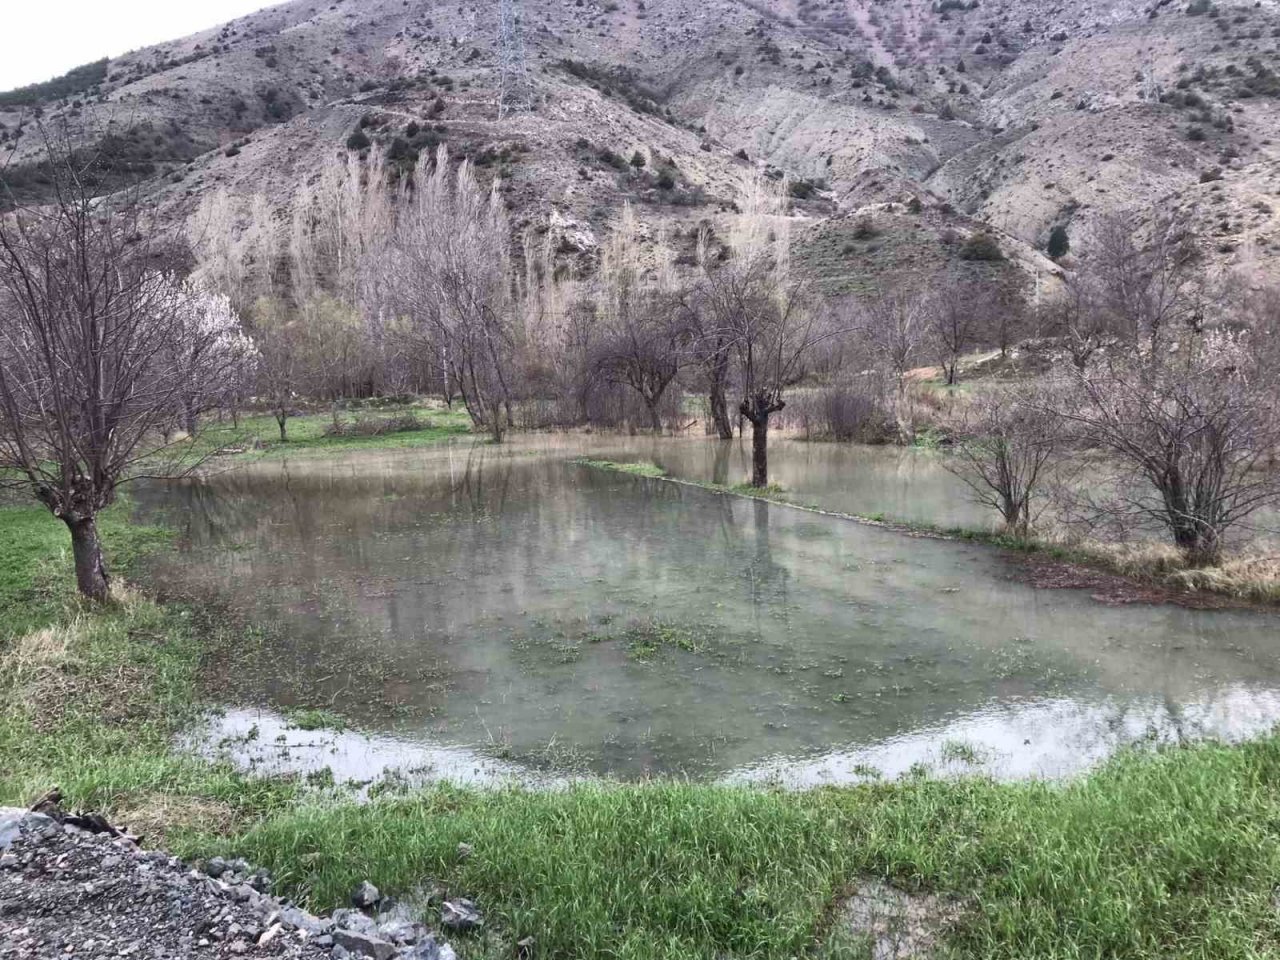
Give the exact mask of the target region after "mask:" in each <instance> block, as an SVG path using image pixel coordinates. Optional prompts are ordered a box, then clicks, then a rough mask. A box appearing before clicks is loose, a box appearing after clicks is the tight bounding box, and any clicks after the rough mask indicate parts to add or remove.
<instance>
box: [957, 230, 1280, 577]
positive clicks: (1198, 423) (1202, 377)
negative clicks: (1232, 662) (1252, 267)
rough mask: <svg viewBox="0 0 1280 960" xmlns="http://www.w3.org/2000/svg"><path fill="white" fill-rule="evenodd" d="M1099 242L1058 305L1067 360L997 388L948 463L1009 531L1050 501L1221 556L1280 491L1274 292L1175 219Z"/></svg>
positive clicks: (1064, 511) (1097, 521)
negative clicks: (1226, 271)
mask: <svg viewBox="0 0 1280 960" xmlns="http://www.w3.org/2000/svg"><path fill="white" fill-rule="evenodd" d="M1100 241H1101V242H1100V244H1099V247H1098V253H1097V254H1095V257H1094V258H1093V259H1092V260H1091V261H1090V262H1089V263H1087V264H1085V265H1084V266H1083V268H1082V269H1081V270H1080V271H1079V272H1078V273H1077V274H1076V275H1075V276H1073V277H1072V278H1071V279H1070V280H1069V282H1068V284H1067V289H1066V291H1065V294H1064V296H1063V297H1062V298H1061V299H1060V300H1058V301H1056V302H1055V303H1054V304H1053V305H1052V306H1051V308H1050V311H1049V315H1050V319H1051V323H1052V325H1051V327H1050V329H1051V330H1053V331H1054V332H1055V333H1056V334H1057V337H1056V338H1055V339H1054V340H1053V341H1052V343H1053V345H1054V346H1057V347H1059V348H1060V349H1061V351H1062V352H1063V354H1064V356H1063V357H1062V360H1061V362H1060V363H1058V364H1056V365H1055V366H1053V367H1051V368H1050V370H1049V371H1048V372H1047V373H1046V374H1045V375H1043V376H1041V377H1039V378H1037V379H1036V380H1034V381H1030V382H1021V383H1017V384H1013V385H1005V386H1002V387H999V388H997V389H994V390H991V391H988V392H987V393H986V394H985V395H984V397H983V399H982V403H981V405H979V406H976V407H974V408H971V409H970V411H969V413H968V415H967V417H966V418H965V420H966V422H964V423H963V424H962V425H961V428H960V431H959V432H960V433H961V434H962V435H963V436H964V437H965V438H966V439H965V442H962V443H960V444H959V445H958V446H957V448H956V450H957V455H956V457H955V459H954V460H952V461H951V463H952V466H953V468H954V469H955V471H956V472H957V473H958V474H959V475H960V476H961V478H962V479H964V480H965V481H966V482H967V483H968V484H969V485H970V487H971V489H972V490H973V491H974V492H975V495H976V496H977V498H978V499H979V500H980V501H981V502H983V503H986V504H988V505H990V506H992V507H994V508H996V509H997V510H998V511H999V512H1000V514H1001V516H1002V517H1003V519H1004V522H1005V525H1006V528H1007V529H1008V530H1009V531H1010V532H1012V533H1014V534H1016V535H1019V536H1026V535H1027V533H1028V531H1029V529H1030V527H1031V526H1032V524H1033V523H1034V522H1035V521H1036V519H1037V517H1038V516H1039V514H1040V511H1041V510H1042V509H1043V508H1045V507H1046V506H1047V505H1048V504H1049V502H1050V501H1051V500H1052V502H1053V504H1054V506H1055V507H1056V508H1057V512H1058V513H1059V515H1060V519H1062V520H1064V521H1065V522H1067V523H1068V524H1071V525H1079V526H1081V527H1083V528H1085V529H1087V530H1088V531H1089V532H1090V533H1092V534H1093V535H1095V536H1099V537H1101V538H1102V539H1104V540H1106V541H1113V542H1114V541H1120V540H1128V539H1131V538H1133V537H1134V536H1135V535H1141V534H1144V533H1150V532H1151V531H1153V530H1158V529H1163V530H1164V531H1165V532H1166V533H1167V535H1168V536H1169V538H1170V540H1171V542H1172V543H1173V545H1174V546H1175V547H1176V548H1177V549H1178V550H1179V552H1180V553H1181V554H1182V556H1183V558H1184V560H1185V561H1186V562H1187V563H1188V564H1189V565H1191V566H1195V567H1202V566H1209V565H1214V564H1217V563H1219V562H1220V561H1221V559H1222V557H1223V552H1224V549H1225V548H1226V546H1227V542H1228V538H1229V536H1230V535H1231V534H1232V533H1233V532H1235V531H1236V530H1238V529H1239V528H1241V527H1242V526H1246V525H1247V524H1248V521H1249V520H1250V518H1251V517H1253V516H1254V515H1255V514H1256V513H1257V512H1258V511H1259V510H1260V509H1261V508H1263V507H1266V506H1268V505H1271V504H1274V503H1276V502H1277V501H1280V469H1277V458H1278V457H1280V384H1277V382H1276V380H1275V377H1274V371H1275V364H1276V360H1277V359H1278V358H1277V349H1278V348H1277V346H1276V334H1277V333H1280V298H1278V297H1277V296H1276V293H1275V292H1274V291H1263V292H1261V293H1253V294H1241V293H1240V292H1239V291H1236V290H1233V289H1232V288H1231V287H1230V286H1224V285H1223V284H1222V283H1220V282H1218V283H1215V282H1213V281H1212V280H1211V279H1210V277H1209V276H1208V275H1207V274H1206V272H1205V270H1204V264H1203V262H1202V260H1201V258H1200V257H1199V255H1198V254H1197V248H1196V245H1195V242H1194V237H1193V236H1192V235H1191V234H1190V233H1189V232H1188V231H1187V230H1186V229H1185V226H1184V225H1183V224H1181V223H1180V222H1178V221H1177V220H1176V219H1169V218H1161V219H1158V220H1157V221H1156V222H1155V223H1154V224H1153V225H1152V229H1151V233H1150V237H1149V239H1147V240H1146V241H1145V242H1142V243H1139V242H1138V241H1137V240H1135V238H1134V235H1133V233H1132V232H1131V231H1124V232H1122V231H1120V230H1119V229H1116V228H1114V227H1113V226H1112V225H1108V226H1107V227H1106V228H1104V232H1103V234H1102V236H1101V238H1100Z"/></svg>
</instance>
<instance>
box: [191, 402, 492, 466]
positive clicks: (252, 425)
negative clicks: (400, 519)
mask: <svg viewBox="0 0 1280 960" xmlns="http://www.w3.org/2000/svg"><path fill="white" fill-rule="evenodd" d="M405 417H413V418H414V419H416V421H417V423H416V425H415V426H413V427H412V428H410V429H403V428H402V429H397V430H395V431H394V432H388V433H380V434H376V435H375V434H362V433H361V432H360V430H359V428H360V427H361V426H366V425H367V426H372V425H374V424H378V423H388V422H390V421H393V420H395V419H397V418H405ZM338 423H339V424H340V425H341V427H342V428H343V429H342V430H341V431H335V430H334V416H333V413H332V412H331V411H329V410H324V411H316V412H308V413H302V414H299V415H298V416H296V417H290V418H289V420H288V422H287V436H288V439H287V440H284V441H282V440H281V439H280V426H279V424H277V423H276V419H275V417H273V416H271V415H269V414H253V415H250V416H242V417H241V418H240V422H239V424H238V425H236V424H233V423H231V421H229V420H227V421H223V422H218V423H212V424H208V425H206V428H205V429H204V430H203V431H202V432H201V433H200V436H199V439H198V440H197V443H196V447H195V451H194V452H195V453H197V454H200V455H203V454H208V453H210V452H213V451H225V452H228V453H232V454H233V455H235V456H237V457H240V458H254V457H262V456H280V455H285V454H287V455H289V456H293V455H296V454H299V453H307V452H319V453H338V452H343V451H348V450H370V449H391V450H398V449H409V448H414V447H424V446H433V445H435V444H439V443H445V442H448V441H450V440H455V439H459V438H462V437H467V436H471V435H472V430H471V419H470V417H468V416H467V412H466V410H465V409H463V408H462V406H461V405H456V406H455V407H454V408H453V409H449V408H447V407H445V406H444V405H443V404H439V403H422V404H415V405H411V406H401V407H380V408H376V409H370V410H343V411H340V412H339V414H338Z"/></svg>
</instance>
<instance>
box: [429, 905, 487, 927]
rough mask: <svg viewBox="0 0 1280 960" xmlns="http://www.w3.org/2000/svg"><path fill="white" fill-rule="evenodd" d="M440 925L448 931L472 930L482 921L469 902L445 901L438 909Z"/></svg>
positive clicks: (474, 906)
mask: <svg viewBox="0 0 1280 960" xmlns="http://www.w3.org/2000/svg"><path fill="white" fill-rule="evenodd" d="M440 923H441V924H442V925H443V926H444V927H446V928H447V929H449V930H474V929H475V928H476V927H478V926H480V924H482V923H484V919H483V918H482V917H481V916H480V911H479V910H478V909H477V908H476V905H475V904H474V903H472V902H471V901H470V900H462V899H458V900H446V901H445V902H444V905H443V906H442V907H441V908H440Z"/></svg>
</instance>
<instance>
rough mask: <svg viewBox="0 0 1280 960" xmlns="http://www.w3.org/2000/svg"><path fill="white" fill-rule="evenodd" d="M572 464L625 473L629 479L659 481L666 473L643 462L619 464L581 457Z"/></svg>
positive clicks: (617, 462) (655, 466) (612, 461)
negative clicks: (644, 478)
mask: <svg viewBox="0 0 1280 960" xmlns="http://www.w3.org/2000/svg"><path fill="white" fill-rule="evenodd" d="M574 463H578V464H581V465H582V466H584V467H592V468H594V469H596V470H611V471H613V472H614V473H625V474H627V476H630V477H647V478H649V479H651V480H661V479H664V478H666V476H667V471H666V470H664V469H662V467H660V466H658V465H657V464H656V463H649V462H648V461H645V460H641V461H638V462H635V463H621V462H619V461H617V460H591V459H589V458H587V457H581V458H579V459H577V460H575V461H574Z"/></svg>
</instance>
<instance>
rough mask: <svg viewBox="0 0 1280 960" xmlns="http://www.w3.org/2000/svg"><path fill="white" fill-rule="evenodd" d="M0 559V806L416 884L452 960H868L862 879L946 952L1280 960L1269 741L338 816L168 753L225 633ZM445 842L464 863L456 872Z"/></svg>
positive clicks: (204, 620)
mask: <svg viewBox="0 0 1280 960" xmlns="http://www.w3.org/2000/svg"><path fill="white" fill-rule="evenodd" d="M103 528H104V536H105V539H106V542H107V547H108V550H109V551H110V554H111V556H112V557H114V558H116V565H117V566H118V567H119V566H121V565H122V564H121V562H120V558H122V557H123V558H126V559H125V562H124V564H123V566H124V567H125V568H127V566H128V562H129V559H130V558H134V557H137V556H139V555H141V554H142V553H143V552H145V551H147V550H149V549H154V548H155V547H156V545H157V544H158V543H162V542H163V541H164V539H165V537H164V535H163V533H159V532H156V531H148V530H145V529H140V528H136V527H132V526H130V525H129V524H127V523H125V522H124V515H123V513H120V512H117V513H113V514H110V515H109V516H108V518H106V519H104V524H103ZM0 544H3V545H4V546H3V549H2V550H0V590H3V591H4V592H3V597H4V598H5V600H6V604H5V608H4V614H3V616H4V620H3V624H4V627H3V630H4V632H3V633H0V658H2V661H0V803H23V802H29V801H30V800H31V799H32V798H33V797H34V796H36V795H38V794H39V793H41V792H43V791H44V790H46V789H48V788H49V787H50V786H51V785H53V784H54V783H58V784H60V785H61V786H62V787H63V789H64V791H65V792H66V793H67V795H68V797H69V799H70V802H71V804H73V805H75V806H85V807H90V808H95V809H99V810H103V811H106V812H107V813H109V814H111V815H114V816H118V817H125V818H127V820H128V822H130V823H132V824H134V825H135V826H136V827H139V828H141V829H142V830H143V832H144V833H146V834H148V835H149V836H151V837H163V839H164V841H165V842H166V843H167V844H168V845H169V846H170V847H171V848H173V849H174V850H175V851H177V852H179V853H181V854H183V855H186V856H206V855H212V854H213V853H222V854H234V855H241V856H245V857H247V858H249V859H250V860H251V861H253V862H255V863H258V864H261V865H264V866H267V867H269V868H271V869H272V870H273V872H274V873H275V875H276V877H277V879H278V881H279V883H280V884H281V888H282V890H283V891H284V892H286V893H289V894H291V895H296V896H298V897H300V898H303V899H305V900H306V901H307V902H308V903H309V904H310V905H312V906H315V907H317V908H331V907H334V906H338V905H340V904H342V903H343V902H344V900H345V898H346V895H347V893H348V892H349V890H350V888H351V887H352V886H354V885H355V884H356V883H357V882H358V881H360V880H364V879H368V880H371V881H372V882H373V883H375V884H376V885H377V886H378V887H379V888H380V889H382V890H384V891H386V892H388V893H392V894H396V895H410V894H412V893H413V891H414V890H416V889H419V888H421V887H423V886H429V885H430V884H432V883H435V884H439V885H441V886H442V887H443V888H444V889H445V890H446V891H447V892H448V893H450V894H452V895H461V896H468V897H471V898H473V899H475V900H477V901H478V903H479V904H480V905H481V907H482V909H483V910H484V911H485V914H486V917H487V922H486V925H485V932H484V933H482V934H479V935H476V936H473V937H467V936H463V937H459V938H457V940H456V944H457V946H458V947H459V948H460V950H461V951H462V952H463V954H464V955H465V956H468V957H479V956H485V957H494V958H503V960H506V958H509V957H511V956H512V955H514V948H513V944H514V943H515V941H516V940H518V939H520V938H522V937H525V936H533V937H535V938H536V941H537V950H538V953H539V955H541V956H546V957H563V958H582V960H587V958H610V960H614V958H634V960H659V958H661V960H667V958H671V960H675V958H681V960H686V958H694V960H720V958H729V957H733V958H751V960H775V958H776V960H790V958H796V957H802V956H815V957H825V958H828V960H831V958H837V957H838V958H849V960H852V958H853V957H857V956H860V955H862V956H865V953H863V954H859V953H858V952H856V944H855V943H854V941H852V940H851V939H850V938H848V937H843V936H836V935H834V934H829V933H828V930H827V926H828V922H829V918H830V917H831V916H832V909H831V908H832V904H833V901H834V900H835V899H836V898H837V897H838V896H839V895H840V893H841V891H843V890H846V889H847V888H848V887H849V885H850V884H852V883H856V881H857V880H858V879H859V878H862V877H875V878H882V879H885V880H888V881H890V882H892V883H894V884H896V885H898V886H899V887H901V888H903V889H905V890H908V891H913V892H914V891H931V892H937V893H941V894H944V895H947V896H951V897H955V898H958V899H959V900H960V901H962V903H963V904H964V912H963V919H962V920H961V922H960V925H959V926H958V928H956V929H955V930H954V931H953V932H952V934H951V936H950V937H949V938H948V940H947V944H946V951H947V955H948V956H954V957H973V958H1037V960H1056V958H1062V960H1077V958H1168V957H1186V958H1203V960H1219V958H1234V957H1239V958H1261V957H1267V956H1275V955H1276V953H1277V951H1278V950H1280V917H1278V915H1277V912H1276V910H1275V908H1274V907H1273V905H1272V895H1273V889H1274V885H1275V883H1276V878H1277V877H1280V829H1277V825H1280V737H1278V736H1269V737H1265V738H1262V739H1260V740H1258V741H1256V742H1252V743H1248V744H1244V745H1240V746H1221V745H1215V744H1202V745H1198V746H1192V747H1185V748H1173V749H1166V750H1161V751H1149V750H1134V751H1130V752H1126V753H1124V754H1122V755H1120V756H1118V757H1116V758H1114V759H1113V760H1112V761H1110V762H1109V763H1107V764H1106V765H1105V766H1103V767H1102V768H1100V769H1098V770H1097V771H1095V772H1094V773H1092V774H1090V775H1088V776H1085V777H1082V778H1080V779H1078V780H1075V781H1072V782H1070V783H1066V784H1061V785H1054V784H1047V783H1020V784H997V783H993V782H991V781H989V780H985V779H981V778H970V779H961V780H936V779H929V778H927V777H909V778H907V779H904V780H901V781H897V782H893V783H878V784H869V785H864V786H856V787H843V788H831V789H824V790H814V791H808V792H799V793H788V792H784V791H780V790H772V789H755V788H745V787H728V786H716V785H700V784H690V783H681V782H672V781H659V782H653V783H641V784H631V785H620V784H608V783H586V784H581V785H577V786H573V787H571V788H567V789H563V790H556V791H547V792H530V791H524V790H516V789H507V790H497V791H484V790H476V789H464V788H455V787H448V786H441V787H435V788H428V789H410V788H406V787H402V786H397V785H396V784H395V783H394V782H389V783H388V784H387V785H385V786H384V787H383V788H382V789H380V790H376V791H373V796H374V799H373V800H372V801H371V802H369V803H366V804H360V803H356V802H354V800H353V799H351V798H350V797H349V796H346V795H344V794H341V793H337V792H335V791H334V790H332V789H326V788H316V789H308V787H307V786H306V785H305V784H302V783H298V782H295V781H287V780H272V779H266V778H259V777H252V776H247V775H244V774H240V773H237V772H235V771H234V770H232V769H230V768H228V767H226V766H224V765H221V764H218V763H213V762H208V761H205V760H201V759H198V758H194V757H192V756H189V755H186V754H183V753H181V752H179V751H176V750H175V749H174V747H173V743H174V739H173V738H174V735H175V734H176V733H178V732H179V731H180V730H181V729H182V728H183V727H184V726H185V725H186V724H187V723H189V722H190V721H191V720H192V719H193V718H194V716H195V714H196V710H197V705H198V703H199V699H200V689H201V688H200V664H201V658H202V656H203V655H204V654H205V652H206V651H207V650H209V649H210V648H216V647H218V646H219V645H222V644H227V643H234V642H235V641H236V637H235V635H234V631H235V629H236V628H235V627H234V626H233V625H231V624H230V623H229V622H228V621H227V620H226V619H225V618H221V617H218V616H216V615H215V614H214V613H213V612H212V611H204V610H200V609H198V608H191V607H185V606H160V605H157V604H155V603H153V602H152V601H150V600H148V599H146V598H145V597H138V596H132V597H130V596H125V597H123V598H121V599H119V600H117V601H116V602H114V603H112V604H110V605H108V606H106V607H103V608H98V609H94V608H86V607H83V606H82V605H80V604H79V603H78V602H76V601H74V600H70V599H68V595H69V591H70V586H71V580H70V565H69V560H68V558H67V556H66V549H65V533H64V532H63V531H62V530H61V528H60V527H59V526H58V525H57V524H56V522H55V521H53V520H52V519H51V518H49V517H47V516H45V515H44V514H42V513H41V512H40V511H37V510H29V509H5V510H3V511H0ZM648 639H649V640H655V638H654V637H650V638H648ZM685 639H686V638H685V637H684V635H683V634H682V633H678V632H677V633H671V634H669V635H668V634H662V635H661V636H657V637H656V641H657V642H656V643H652V644H650V645H655V646H657V645H661V644H667V643H670V644H672V645H675V646H681V645H682V644H683V643H684V641H685ZM313 719H317V720H318V721H320V722H324V721H327V720H328V719H329V718H328V717H327V716H322V717H318V718H313ZM966 750H967V748H966V747H965V746H964V745H963V744H957V745H956V746H955V747H954V748H953V753H954V754H955V758H956V759H958V760H964V759H965V757H966V755H967V753H966ZM462 842H465V843H468V844H470V845H472V847H473V848H474V853H473V855H472V856H470V857H466V858H461V859H460V858H459V857H458V856H457V853H456V851H457V846H458V844H459V843H462Z"/></svg>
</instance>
